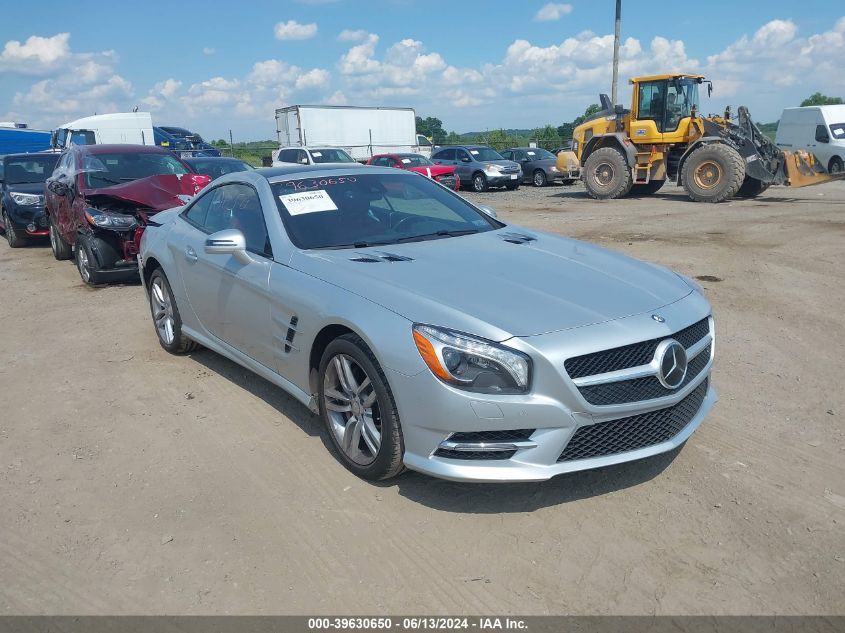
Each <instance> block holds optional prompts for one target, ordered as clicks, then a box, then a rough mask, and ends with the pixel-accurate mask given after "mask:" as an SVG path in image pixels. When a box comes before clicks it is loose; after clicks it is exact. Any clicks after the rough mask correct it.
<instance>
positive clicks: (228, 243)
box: [205, 229, 252, 264]
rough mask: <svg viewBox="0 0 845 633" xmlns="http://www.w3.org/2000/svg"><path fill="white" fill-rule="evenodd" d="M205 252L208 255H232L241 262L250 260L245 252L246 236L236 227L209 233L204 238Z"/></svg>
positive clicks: (244, 262)
mask: <svg viewBox="0 0 845 633" xmlns="http://www.w3.org/2000/svg"><path fill="white" fill-rule="evenodd" d="M205 252H206V253H208V254H209V255H232V256H233V257H234V258H235V259H237V260H238V261H239V262H240V263H242V264H249V263H250V262H251V261H252V257H250V256H249V253H247V252H246V238H245V237H244V234H243V233H241V232H240V231H239V230H237V229H225V230H223V231H217V233H212V234H211V235H209V236H208V238H206V240H205Z"/></svg>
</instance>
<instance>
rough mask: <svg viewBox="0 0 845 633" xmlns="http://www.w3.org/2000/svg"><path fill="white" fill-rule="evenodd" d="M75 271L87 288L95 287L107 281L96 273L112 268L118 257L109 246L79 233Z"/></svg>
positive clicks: (104, 276) (100, 240) (98, 239)
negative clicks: (99, 270)
mask: <svg viewBox="0 0 845 633" xmlns="http://www.w3.org/2000/svg"><path fill="white" fill-rule="evenodd" d="M75 251H76V270H78V271H79V277H80V278H81V279H82V281H83V282H85V283H86V284H88V285H89V286H96V285H98V284H102V283H105V282H106V281H107V277H106V275H103V274H102V273H100V272H98V269H101V268H106V269H108V268H112V267H114V263H115V262H116V261H117V260H118V258H119V256H118V254H117V251H115V250H114V248H113V247H112V245H111V244H109V243H108V242H106V241H105V240H102V239H100V238H98V237H93V236H92V235H87V234H85V233H80V234H79V235H78V236H77V238H76V249H75Z"/></svg>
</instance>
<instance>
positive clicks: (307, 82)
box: [294, 68, 331, 89]
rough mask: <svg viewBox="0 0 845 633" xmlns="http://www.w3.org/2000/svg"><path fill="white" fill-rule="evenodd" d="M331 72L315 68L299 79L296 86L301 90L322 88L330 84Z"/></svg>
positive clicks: (295, 83)
mask: <svg viewBox="0 0 845 633" xmlns="http://www.w3.org/2000/svg"><path fill="white" fill-rule="evenodd" d="M330 76H331V75H330V74H329V71H327V70H323V69H322V68H314V69H313V70H309V71H308V72H307V73H304V74H302V75H300V76H299V77H297V79H296V81H295V82H294V85H295V86H296V87H297V88H299V89H304V88H320V87H322V86H325V85H326V84H327V83H328V82H329V77H330Z"/></svg>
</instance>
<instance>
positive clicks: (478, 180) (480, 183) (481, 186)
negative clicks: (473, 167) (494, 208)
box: [472, 172, 488, 193]
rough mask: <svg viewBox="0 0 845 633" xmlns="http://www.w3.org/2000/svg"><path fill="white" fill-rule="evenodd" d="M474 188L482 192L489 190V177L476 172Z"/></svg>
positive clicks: (473, 179)
mask: <svg viewBox="0 0 845 633" xmlns="http://www.w3.org/2000/svg"><path fill="white" fill-rule="evenodd" d="M472 188H473V190H474V191H477V192H478V193H481V192H482V191H487V188H488V185H487V178H486V177H485V176H484V174H482V173H481V172H479V173H477V174H474V175H473V177H472Z"/></svg>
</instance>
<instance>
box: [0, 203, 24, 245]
mask: <svg viewBox="0 0 845 633" xmlns="http://www.w3.org/2000/svg"><path fill="white" fill-rule="evenodd" d="M0 213H2V215H3V225H4V226H5V227H6V241H7V242H9V246H10V247H11V248H20V247H21V246H25V245H26V238H24V237H22V236H21V235H20V233H18V232H17V230H16V229H15V227H14V225H13V224H12V222H11V220H9V216H8V215H6V209H0Z"/></svg>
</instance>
